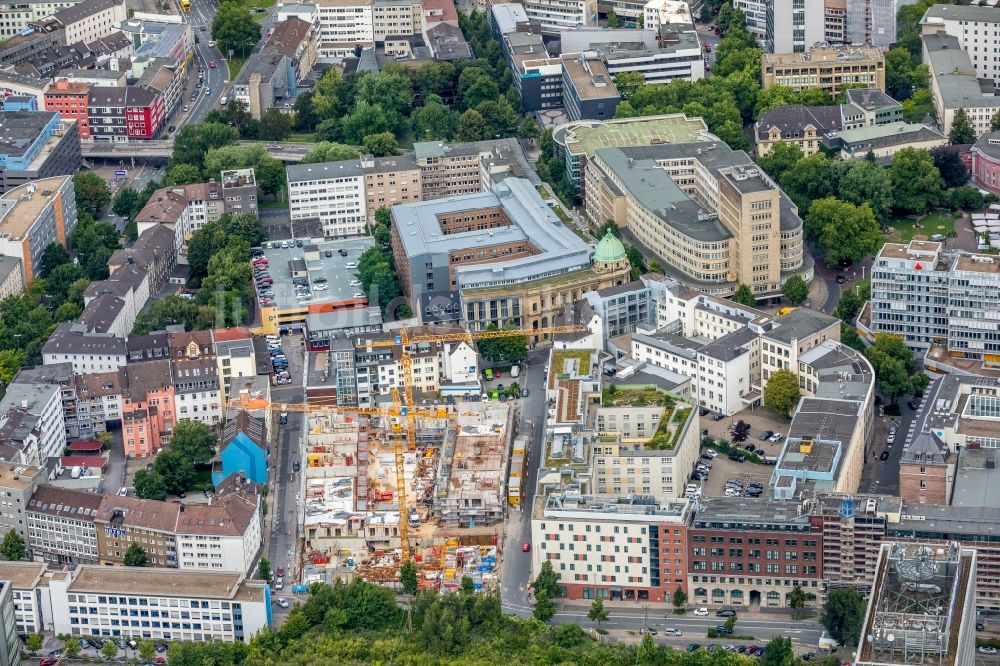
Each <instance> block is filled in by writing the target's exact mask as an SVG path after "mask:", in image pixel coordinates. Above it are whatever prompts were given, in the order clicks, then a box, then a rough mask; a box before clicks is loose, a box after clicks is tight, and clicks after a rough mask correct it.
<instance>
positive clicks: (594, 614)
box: [587, 597, 608, 627]
mask: <svg viewBox="0 0 1000 666" xmlns="http://www.w3.org/2000/svg"><path fill="white" fill-rule="evenodd" d="M587 618H588V619H589V620H590V621H591V622H596V623H597V626H598V627H600V626H601V622H605V621H607V619H608V611H607V610H606V609H605V608H604V601H602V600H601V598H600V597H598V598H596V599H594V601H593V602H591V604H590V610H589V611H587Z"/></svg>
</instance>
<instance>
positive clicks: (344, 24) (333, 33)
mask: <svg viewBox="0 0 1000 666" xmlns="http://www.w3.org/2000/svg"><path fill="white" fill-rule="evenodd" d="M316 7H317V8H318V10H319V26H320V28H319V29H320V33H319V57H320V58H321V59H324V60H329V59H342V58H347V57H350V56H353V55H354V51H355V48H357V47H361V48H362V49H367V48H371V47H372V46H373V45H374V42H373V34H374V24H373V22H372V1H371V0H318V1H317V2H316Z"/></svg>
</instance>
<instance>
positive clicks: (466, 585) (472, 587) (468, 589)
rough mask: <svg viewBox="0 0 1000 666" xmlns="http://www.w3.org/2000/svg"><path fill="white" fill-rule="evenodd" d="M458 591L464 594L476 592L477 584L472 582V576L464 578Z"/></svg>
mask: <svg viewBox="0 0 1000 666" xmlns="http://www.w3.org/2000/svg"><path fill="white" fill-rule="evenodd" d="M458 589H459V591H460V592H461V593H462V594H472V593H474V592H475V591H476V583H475V581H473V580H472V576H462V580H461V581H460V582H459V585H458Z"/></svg>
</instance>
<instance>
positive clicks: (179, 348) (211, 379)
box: [167, 331, 224, 425]
mask: <svg viewBox="0 0 1000 666" xmlns="http://www.w3.org/2000/svg"><path fill="white" fill-rule="evenodd" d="M167 340H168V344H169V346H170V375H171V377H172V378H173V385H174V413H175V414H176V415H177V419H178V420H184V419H192V420H196V421H201V422H202V423H206V424H209V425H215V424H218V423H220V422H221V421H222V418H223V414H224V410H223V406H222V399H221V395H220V393H219V375H218V365H217V359H216V357H215V353H214V351H213V348H212V333H211V331H193V332H191V333H168V334H167Z"/></svg>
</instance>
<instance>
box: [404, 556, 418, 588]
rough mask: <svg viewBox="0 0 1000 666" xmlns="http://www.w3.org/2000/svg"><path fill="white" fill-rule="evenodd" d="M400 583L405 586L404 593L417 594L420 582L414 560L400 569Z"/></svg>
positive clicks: (408, 561) (407, 561)
mask: <svg viewBox="0 0 1000 666" xmlns="http://www.w3.org/2000/svg"><path fill="white" fill-rule="evenodd" d="M399 582H400V583H401V584H402V585H403V592H406V593H407V594H409V595H414V594H416V593H417V585H418V583H419V581H418V580H417V565H416V564H414V563H413V560H406V562H403V566H401V567H400V568H399Z"/></svg>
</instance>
